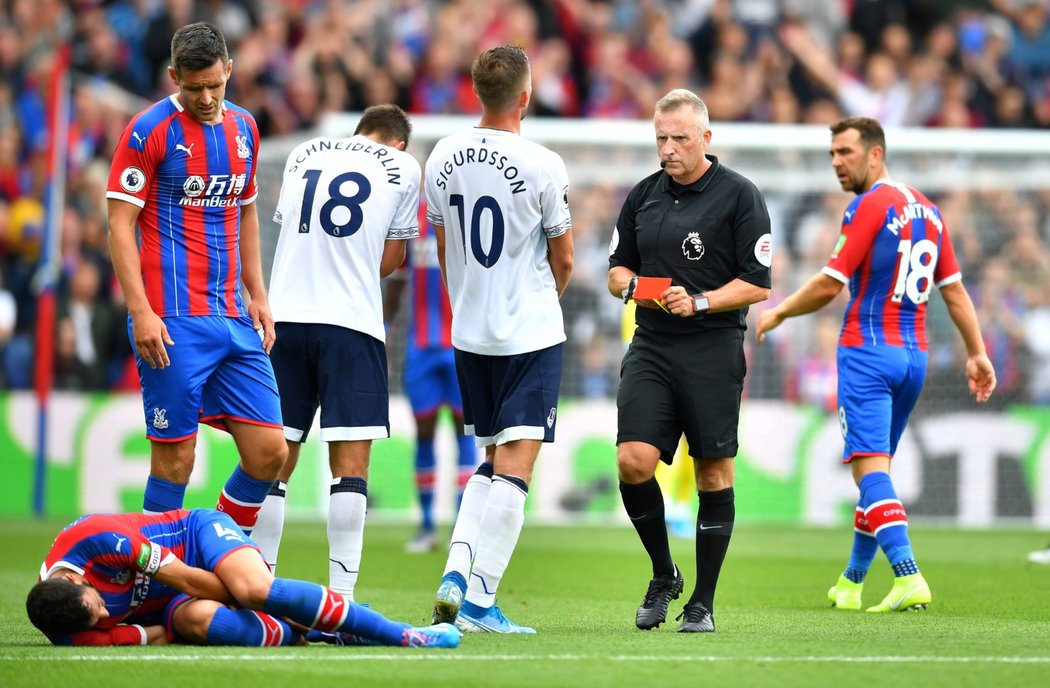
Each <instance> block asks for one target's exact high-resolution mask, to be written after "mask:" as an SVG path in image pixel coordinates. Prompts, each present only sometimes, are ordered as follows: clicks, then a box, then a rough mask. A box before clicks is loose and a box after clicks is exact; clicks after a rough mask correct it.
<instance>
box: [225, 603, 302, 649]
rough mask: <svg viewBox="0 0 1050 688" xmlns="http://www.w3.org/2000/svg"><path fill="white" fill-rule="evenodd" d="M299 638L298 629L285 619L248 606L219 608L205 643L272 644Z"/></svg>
mask: <svg viewBox="0 0 1050 688" xmlns="http://www.w3.org/2000/svg"><path fill="white" fill-rule="evenodd" d="M260 621H261V622H262V623H260ZM298 639H299V632H298V631H295V630H293V629H292V627H291V626H289V625H288V624H287V623H286V622H284V621H281V620H280V619H278V618H275V617H273V616H270V615H269V614H265V615H263V616H260V613H259V612H254V611H252V610H250V609H230V608H229V607H219V608H218V609H216V610H215V616H213V617H212V620H211V623H210V624H208V645H238V646H243V647H272V646H276V645H292V644H293V643H295V642H296V641H297V640H298Z"/></svg>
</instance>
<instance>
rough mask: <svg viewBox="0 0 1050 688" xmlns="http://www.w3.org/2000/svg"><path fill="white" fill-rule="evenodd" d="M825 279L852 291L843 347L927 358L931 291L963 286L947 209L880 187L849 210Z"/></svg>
mask: <svg viewBox="0 0 1050 688" xmlns="http://www.w3.org/2000/svg"><path fill="white" fill-rule="evenodd" d="M822 272H823V273H824V274H825V275H828V276H829V277H832V278H834V279H837V280H839V281H840V282H842V283H844V284H848V285H849V291H850V300H849V304H848V305H847V306H846V314H845V317H844V319H843V324H842V332H841V334H840V336H839V344H840V345H841V346H899V347H904V348H906V349H919V350H922V351H925V350H926V349H927V339H926V302H927V300H928V299H929V297H930V291H932V289H933V287H934V286H935V285H936V286H937V288H941V287H943V286H945V285H947V284H951V283H952V282H957V281H958V280H960V279H962V274H961V273H960V272H959V263H958V261H957V260H956V258H955V249H954V248H953V247H952V242H951V238H950V237H949V236H948V228H947V227H945V225H944V219H943V218H942V217H941V211H940V209H938V208H937V206H936V205H934V204H933V203H931V202H930V200H929V199H928V198H926V197H925V196H923V195H922V194H921V193H919V192H918V191H916V190H915V189H913V188H912V187H910V186H905V185H904V184H900V183H897V182H894V181H891V180H889V179H880V180H879V181H877V182H876V183H875V185H874V186H873V187H872V188H871V189H870V190H868V191H866V192H865V193H863V194H860V195H859V196H857V198H856V199H854V200H853V202H852V203H851V204H850V206H849V208H847V209H846V212H845V215H844V216H843V219H842V233H841V234H840V235H839V240H838V244H837V245H836V246H835V251H834V252H833V253H832V254H831V258H830V259H829V260H828V262H827V265H825V266H824V268H823V270H822Z"/></svg>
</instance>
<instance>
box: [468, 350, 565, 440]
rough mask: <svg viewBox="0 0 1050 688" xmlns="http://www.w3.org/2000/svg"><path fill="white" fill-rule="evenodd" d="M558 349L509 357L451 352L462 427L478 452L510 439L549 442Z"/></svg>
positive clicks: (555, 400)
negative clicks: (453, 360) (459, 393)
mask: <svg viewBox="0 0 1050 688" xmlns="http://www.w3.org/2000/svg"><path fill="white" fill-rule="evenodd" d="M561 368H562V345H561V344H556V345H554V346H552V347H548V348H546V349H540V350H539V351H531V352H529V353H526V354H516V355H513V356H483V355H481V354H472V353H468V352H466V351H460V350H458V349H457V350H456V373H457V376H458V377H459V386H460V390H461V391H462V392H463V426H464V429H465V430H466V433H467V434H468V435H474V436H475V443H476V444H477V445H478V446H479V447H487V446H489V445H492V444H505V443H507V442H513V441H514V440H543V441H544V442H553V441H554V430H555V428H556V427H557V415H558V390H559V388H560V387H561Z"/></svg>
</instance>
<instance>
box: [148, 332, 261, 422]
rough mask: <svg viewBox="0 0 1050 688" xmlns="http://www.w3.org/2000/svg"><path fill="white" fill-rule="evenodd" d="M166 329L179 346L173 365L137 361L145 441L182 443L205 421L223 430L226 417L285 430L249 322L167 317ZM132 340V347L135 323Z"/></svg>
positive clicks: (171, 350) (256, 336)
mask: <svg viewBox="0 0 1050 688" xmlns="http://www.w3.org/2000/svg"><path fill="white" fill-rule="evenodd" d="M164 325H165V326H166V327H167V328H168V334H169V335H170V336H171V339H172V341H173V342H175V344H174V345H172V346H168V347H167V350H168V358H169V359H170V360H171V365H169V366H168V367H167V368H157V369H153V368H150V367H149V365H148V364H146V363H145V362H144V361H143V360H142V359H141V358H139V357H138V356H136V360H135V362H136V364H137V366H138V371H139V382H140V383H141V384H142V406H143V410H144V411H145V416H146V436H147V437H149V438H150V439H151V440H157V441H160V442H180V441H182V440H186V439H189V438H191V437H193V436H194V435H196V434H197V425H198V423H201V422H203V423H208V424H209V425H214V426H215V427H217V428H220V429H225V425H224V424H223V422H222V421H223V419H225V418H229V419H231V420H237V421H242V422H245V423H254V424H256V425H268V426H273V427H278V428H279V427H281V425H282V423H281V405H280V399H279V397H278V395H277V381H276V380H275V379H274V375H273V368H272V367H271V366H270V359H269V358H268V357H267V356H266V352H265V351H263V348H262V340H261V339H260V338H259V333H258V332H256V331H255V329H254V328H253V327H252V321H251V319H250V318H248V317H244V318H229V317H225V316H210V315H209V316H183V317H169V318H164ZM128 337H129V338H130V339H131V343H132V347H134V345H135V341H134V337H133V335H132V330H131V318H128Z"/></svg>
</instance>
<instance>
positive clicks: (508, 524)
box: [466, 475, 528, 607]
mask: <svg viewBox="0 0 1050 688" xmlns="http://www.w3.org/2000/svg"><path fill="white" fill-rule="evenodd" d="M527 496H528V493H527V492H525V491H524V490H522V489H521V488H520V487H518V486H517V485H515V484H514V483H512V482H510V481H508V480H505V479H503V478H502V477H500V476H499V475H496V476H493V478H492V489H491V490H489V499H488V503H487V504H486V507H485V513H484V515H483V516H482V518H481V537H480V538H478V553H477V555H476V556H475V557H474V570H473V571H471V574H470V578H469V579H468V583H467V595H466V599H467V601H468V602H471V603H472V604H476V605H478V606H479V607H491V606H492V605H493V604H495V601H496V588H498V587H499V583H500V580H502V578H503V574H504V573H505V572H506V571H507V566H508V565H509V564H510V557H511V555H512V554H514V547H515V546H517V544H518V536H519V535H521V526H522V524H524V523H525V498H526V497H527Z"/></svg>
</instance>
